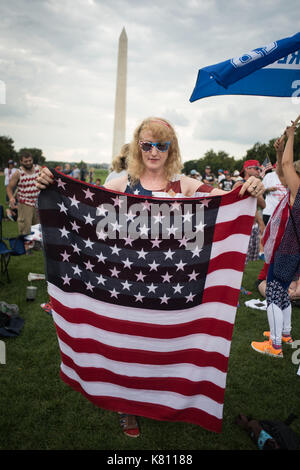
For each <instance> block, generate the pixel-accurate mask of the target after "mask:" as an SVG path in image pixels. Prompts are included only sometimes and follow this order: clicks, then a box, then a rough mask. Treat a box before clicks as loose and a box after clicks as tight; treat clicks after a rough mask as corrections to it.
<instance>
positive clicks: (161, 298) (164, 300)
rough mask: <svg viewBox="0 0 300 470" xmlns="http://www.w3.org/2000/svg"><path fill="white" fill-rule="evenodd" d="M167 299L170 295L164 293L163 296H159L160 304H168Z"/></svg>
mask: <svg viewBox="0 0 300 470" xmlns="http://www.w3.org/2000/svg"><path fill="white" fill-rule="evenodd" d="M169 300H170V297H167V296H166V294H164V295H163V297H160V303H161V304H168V302H169Z"/></svg>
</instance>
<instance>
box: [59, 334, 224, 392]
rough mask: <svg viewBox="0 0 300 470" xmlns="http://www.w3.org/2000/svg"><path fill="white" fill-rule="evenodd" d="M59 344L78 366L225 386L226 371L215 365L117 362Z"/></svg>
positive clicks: (129, 374)
mask: <svg viewBox="0 0 300 470" xmlns="http://www.w3.org/2000/svg"><path fill="white" fill-rule="evenodd" d="M59 345H60V349H61V351H62V352H63V353H64V354H65V355H66V356H68V357H69V358H71V359H72V360H73V361H74V363H75V364H76V365H78V366H79V367H95V368H97V369H102V368H103V369H106V370H108V371H110V372H113V373H115V374H118V375H124V376H127V377H145V378H149V377H153V378H155V377H156V378H164V377H167V378H170V377H172V378H183V379H187V380H190V381H192V382H199V381H201V380H206V381H208V382H212V383H214V384H215V385H217V386H219V387H221V388H224V389H225V386H226V373H224V372H222V371H220V370H218V369H216V368H215V367H199V366H196V365H194V364H189V363H188V364H186V363H182V364H181V363H178V364H170V365H155V364H138V363H127V362H119V361H114V360H111V359H108V358H106V357H104V356H102V355H99V354H96V353H78V352H76V351H74V350H73V349H72V348H71V347H70V346H68V345H67V344H66V343H64V342H63V341H62V340H61V339H59Z"/></svg>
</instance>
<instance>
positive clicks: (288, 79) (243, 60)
mask: <svg viewBox="0 0 300 470" xmlns="http://www.w3.org/2000/svg"><path fill="white" fill-rule="evenodd" d="M299 94H300V33H297V34H295V35H294V36H291V37H288V38H284V39H280V40H278V41H274V42H272V43H270V44H268V45H267V46H263V47H259V48H256V49H253V50H252V51H250V52H248V53H245V54H243V55H241V56H240V57H235V58H232V59H229V60H226V61H224V62H220V63H218V64H215V65H210V66H208V67H204V68H202V69H200V70H199V72H198V77H197V81H196V85H195V88H194V90H193V93H192V96H191V98H190V101H191V102H193V101H196V100H198V99H201V98H205V97H208V96H215V95H259V96H280V97H297V96H299Z"/></svg>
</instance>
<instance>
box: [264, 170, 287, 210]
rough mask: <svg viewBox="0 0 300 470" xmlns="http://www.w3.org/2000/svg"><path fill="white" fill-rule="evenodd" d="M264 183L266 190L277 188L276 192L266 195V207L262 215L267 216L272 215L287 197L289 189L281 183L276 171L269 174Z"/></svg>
mask: <svg viewBox="0 0 300 470" xmlns="http://www.w3.org/2000/svg"><path fill="white" fill-rule="evenodd" d="M262 183H263V185H264V187H265V188H266V189H268V188H272V187H276V188H277V189H276V191H271V192H270V193H267V194H266V199H265V201H266V207H265V208H264V209H263V211H262V213H263V214H265V215H272V214H273V212H274V210H275V209H276V206H277V205H278V203H279V201H281V199H282V198H283V197H284V196H285V195H286V192H287V188H285V187H284V186H283V184H282V183H281V181H280V179H279V177H278V175H277V173H276V171H272V173H267V174H266V176H265V177H264V178H263V180H262Z"/></svg>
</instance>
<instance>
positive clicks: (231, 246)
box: [210, 233, 249, 260]
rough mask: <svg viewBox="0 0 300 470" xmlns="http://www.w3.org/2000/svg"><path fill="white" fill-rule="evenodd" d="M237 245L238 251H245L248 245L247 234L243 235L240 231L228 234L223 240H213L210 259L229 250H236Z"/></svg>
mask: <svg viewBox="0 0 300 470" xmlns="http://www.w3.org/2000/svg"><path fill="white" fill-rule="evenodd" d="M236 246H238V247H239V250H238V253H243V254H245V253H247V250H248V246H249V235H243V234H241V233H238V234H234V235H230V236H229V237H227V238H225V239H224V240H220V241H215V242H214V243H213V245H212V249H211V256H210V259H211V260H212V259H213V258H216V257H217V256H219V255H222V254H223V253H227V252H230V251H233V252H234V251H237V250H236V249H235V247H236Z"/></svg>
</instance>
